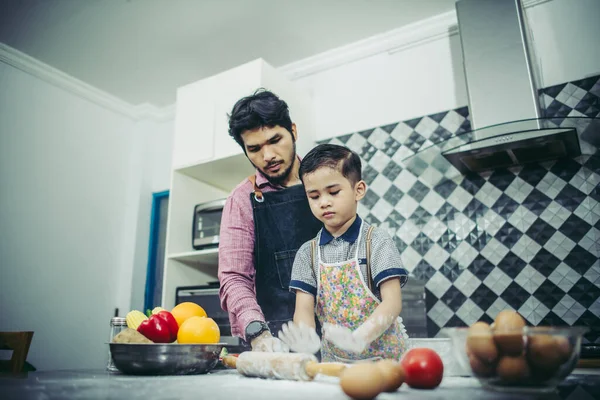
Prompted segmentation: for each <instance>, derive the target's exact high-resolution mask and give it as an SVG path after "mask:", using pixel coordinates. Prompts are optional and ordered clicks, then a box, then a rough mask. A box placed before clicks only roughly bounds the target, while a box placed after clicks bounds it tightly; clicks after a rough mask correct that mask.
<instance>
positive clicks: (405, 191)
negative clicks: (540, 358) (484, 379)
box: [322, 76, 600, 343]
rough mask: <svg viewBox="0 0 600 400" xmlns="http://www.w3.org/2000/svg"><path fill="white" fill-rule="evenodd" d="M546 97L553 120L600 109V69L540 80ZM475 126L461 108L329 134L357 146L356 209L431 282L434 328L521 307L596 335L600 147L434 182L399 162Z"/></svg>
mask: <svg viewBox="0 0 600 400" xmlns="http://www.w3.org/2000/svg"><path fill="white" fill-rule="evenodd" d="M540 100H541V105H542V107H543V109H544V110H543V111H544V116H547V117H552V118H553V119H556V120H557V124H559V123H560V121H561V120H562V119H564V118H565V117H567V116H571V117H573V116H587V117H598V118H600V76H596V77H592V78H586V79H582V80H579V81H575V82H569V83H566V84H562V85H557V86H553V87H549V88H545V89H542V90H540ZM469 129H470V122H469V111H468V108H467V107H461V108H458V109H455V110H450V111H446V112H442V113H437V114H433V115H427V116H424V117H421V118H415V119H412V120H409V121H402V122H398V123H396V124H391V125H386V126H380V127H377V128H375V129H370V130H367V131H362V132H356V133H351V134H347V135H342V136H338V137H335V138H332V139H328V140H325V141H322V142H329V143H338V144H344V145H346V146H348V147H349V148H351V149H352V150H354V151H356V152H358V153H359V154H360V155H361V158H362V160H363V178H364V179H365V180H366V181H367V183H368V184H369V191H368V194H367V196H366V197H365V198H364V199H363V200H362V201H361V203H360V204H359V214H360V215H361V216H363V217H364V218H365V220H367V221H369V222H371V223H374V224H376V225H378V226H381V227H385V228H387V229H388V230H389V232H390V234H391V235H392V237H394V240H395V241H396V244H397V246H398V249H399V250H400V252H401V254H402V259H403V261H404V264H405V267H406V268H407V269H408V270H409V271H410V272H411V275H412V276H413V277H414V278H418V279H421V280H423V281H425V282H426V284H425V293H426V308H427V331H428V336H429V337H434V336H436V335H438V333H439V331H440V329H441V328H442V327H448V326H465V325H470V324H472V323H474V322H476V321H478V320H483V321H488V322H491V321H492V320H493V319H494V318H495V316H496V314H497V313H498V312H499V311H500V310H503V309H514V310H517V311H518V312H519V313H521V315H523V316H524V317H525V318H526V319H527V321H528V322H529V323H530V324H532V325H584V326H588V327H590V328H591V331H590V332H589V333H588V334H586V336H585V339H584V342H586V343H587V342H592V343H600V153H599V152H598V151H597V149H595V151H593V152H592V153H595V155H594V156H589V155H588V156H581V157H577V158H575V159H566V160H559V161H555V162H548V163H542V164H532V165H531V164H530V165H527V166H524V167H517V168H510V169H500V170H495V171H493V172H487V173H482V174H471V175H468V176H458V177H456V178H453V179H447V180H445V181H441V182H439V183H437V184H436V185H431V184H428V182H427V181H426V180H424V179H421V178H420V177H419V176H415V175H413V174H412V173H411V172H409V171H408V170H407V169H404V168H403V167H402V166H401V165H402V164H401V162H400V161H401V160H403V159H404V158H406V157H407V156H409V155H411V154H414V153H415V152H418V151H419V150H420V149H425V148H426V147H427V146H429V145H431V144H435V143H439V142H442V141H444V140H446V139H448V138H449V137H451V136H453V135H456V134H460V133H462V132H466V131H468V130H469ZM595 134H596V135H600V131H598V132H596V133H595ZM599 139H600V138H599ZM432 186H433V187H432ZM409 282H410V281H409Z"/></svg>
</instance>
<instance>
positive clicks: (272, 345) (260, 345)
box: [250, 331, 290, 353]
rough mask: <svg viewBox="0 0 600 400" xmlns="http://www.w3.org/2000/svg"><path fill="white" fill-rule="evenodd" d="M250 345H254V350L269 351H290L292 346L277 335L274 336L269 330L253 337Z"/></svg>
mask: <svg viewBox="0 0 600 400" xmlns="http://www.w3.org/2000/svg"><path fill="white" fill-rule="evenodd" d="M250 346H252V351H266V352H269V353H274V352H281V353H289V351H290V348H289V347H288V345H287V344H285V343H283V342H282V341H281V340H279V339H277V338H276V337H273V335H271V332H269V331H265V332H263V333H261V334H260V335H259V336H257V337H255V338H254V339H252V341H251V342H250Z"/></svg>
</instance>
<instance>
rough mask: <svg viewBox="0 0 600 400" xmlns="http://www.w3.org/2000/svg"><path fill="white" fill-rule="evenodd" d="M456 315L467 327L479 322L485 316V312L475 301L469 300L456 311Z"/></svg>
mask: <svg viewBox="0 0 600 400" xmlns="http://www.w3.org/2000/svg"><path fill="white" fill-rule="evenodd" d="M456 315H457V316H458V317H459V318H460V319H461V320H463V321H464V322H465V324H466V325H472V324H474V323H475V322H477V321H479V318H481V316H482V315H483V310H482V309H481V308H480V307H479V305H478V304H477V303H476V302H475V301H473V300H471V299H467V300H466V301H465V302H464V303H463V304H462V306H461V307H460V308H459V309H458V310H457V311H456Z"/></svg>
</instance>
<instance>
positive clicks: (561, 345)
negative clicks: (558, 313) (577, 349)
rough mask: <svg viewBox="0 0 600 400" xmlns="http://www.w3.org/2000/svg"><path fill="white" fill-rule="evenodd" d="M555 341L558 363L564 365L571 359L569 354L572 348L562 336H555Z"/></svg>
mask: <svg viewBox="0 0 600 400" xmlns="http://www.w3.org/2000/svg"><path fill="white" fill-rule="evenodd" d="M554 340H555V341H556V349H557V351H558V354H559V355H560V363H561V364H563V363H566V362H567V361H569V358H571V354H572V353H573V348H572V347H571V343H569V339H567V338H566V337H562V336H557V337H555V338H554Z"/></svg>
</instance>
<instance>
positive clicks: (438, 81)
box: [297, 35, 467, 140]
mask: <svg viewBox="0 0 600 400" xmlns="http://www.w3.org/2000/svg"><path fill="white" fill-rule="evenodd" d="M297 82H298V84H299V85H301V86H303V87H305V88H307V89H308V90H309V91H310V93H311V94H312V97H313V101H314V107H315V114H316V116H315V118H316V126H317V139H318V140H320V139H325V138H329V137H333V136H338V135H341V134H346V133H351V132H356V131H360V130H364V129H369V128H374V127H376V126H379V125H385V124H389V123H393V122H398V121H402V120H405V119H410V118H414V117H418V116H422V115H425V114H431V113H435V112H438V111H445V110H448V109H452V108H456V107H459V106H464V105H466V104H467V95H466V87H465V79H464V74H463V72H462V56H461V53H460V41H459V38H458V36H456V35H454V36H452V37H446V38H443V39H439V40H435V41H432V42H429V43H426V44H424V45H421V46H415V47H411V48H409V49H406V50H404V51H400V52H396V53H393V54H388V53H387V52H384V53H380V54H377V55H374V56H371V57H368V58H364V59H361V60H358V61H355V62H351V63H348V64H345V65H342V66H339V67H336V68H332V69H329V70H325V71H323V72H319V73H316V74H313V75H309V76H306V77H303V78H300V79H298V80H297Z"/></svg>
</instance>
